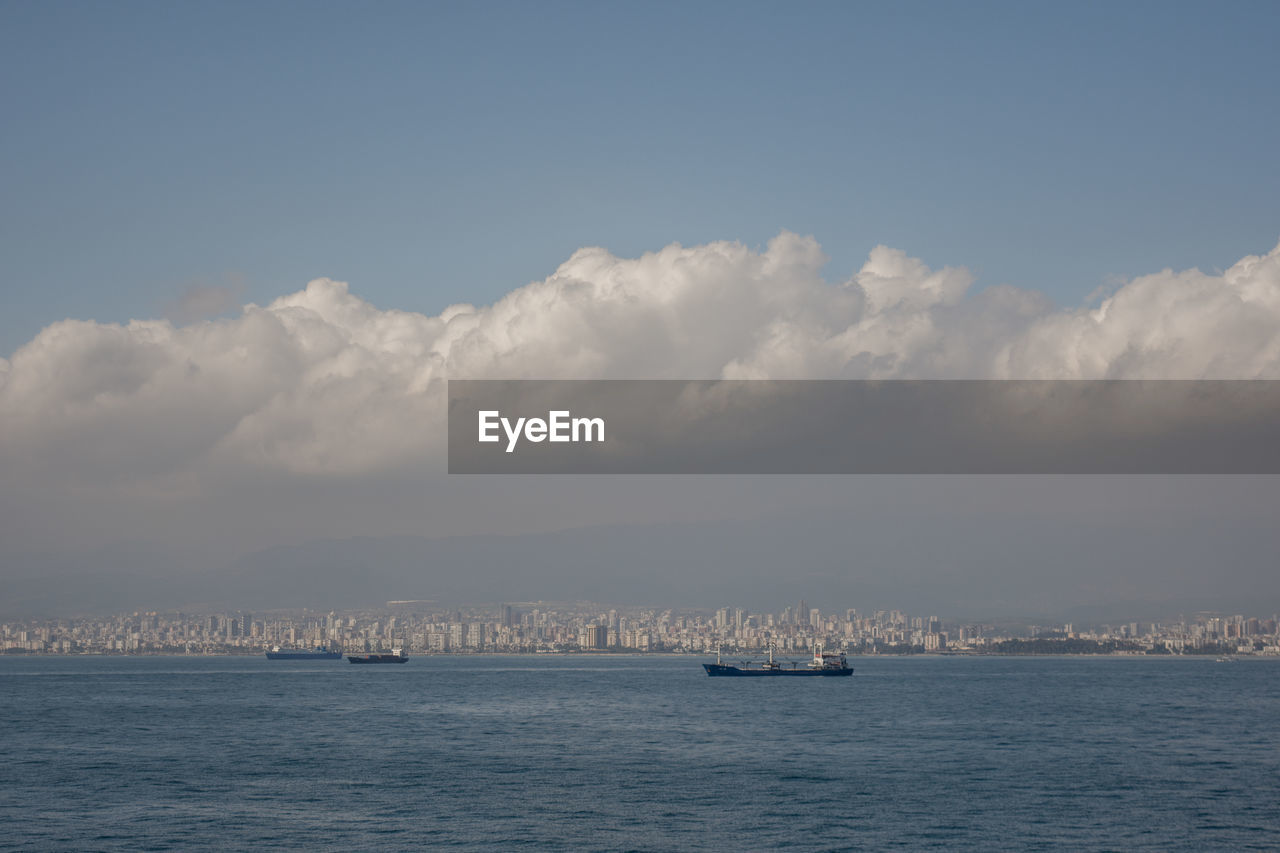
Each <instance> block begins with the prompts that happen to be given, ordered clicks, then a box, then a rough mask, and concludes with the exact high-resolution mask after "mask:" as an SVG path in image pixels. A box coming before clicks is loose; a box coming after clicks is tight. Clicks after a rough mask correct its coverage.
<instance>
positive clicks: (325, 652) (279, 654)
mask: <svg viewBox="0 0 1280 853" xmlns="http://www.w3.org/2000/svg"><path fill="white" fill-rule="evenodd" d="M267 660H342V652H331V651H329V649H328V648H326V647H325V646H316V647H315V648H314V649H282V648H280V647H279V646H276V647H275V648H273V649H272V650H271V651H269V652H267Z"/></svg>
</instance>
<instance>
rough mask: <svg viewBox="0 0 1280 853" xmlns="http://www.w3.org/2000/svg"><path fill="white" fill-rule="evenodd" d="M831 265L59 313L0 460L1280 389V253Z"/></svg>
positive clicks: (122, 471)
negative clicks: (1058, 286) (639, 401)
mask: <svg viewBox="0 0 1280 853" xmlns="http://www.w3.org/2000/svg"><path fill="white" fill-rule="evenodd" d="M825 260H826V259H825V257H824V255H823V253H822V251H821V248H820V247H819V246H818V244H817V243H816V242H815V241H814V240H813V239H811V238H805V237H799V236H796V235H794V234H789V233H783V234H781V235H779V236H778V237H777V238H775V239H774V240H772V241H771V242H770V244H769V246H768V247H767V249H765V250H764V251H756V250H753V249H750V248H748V247H746V246H743V245H741V244H738V243H713V244H709V245H705V246H697V247H692V248H684V247H681V246H678V245H672V246H668V247H666V248H664V249H661V250H660V251H657V252H652V253H648V254H645V255H644V256H642V257H640V258H633V259H628V258H617V257H615V256H613V255H611V254H610V253H608V252H607V251H605V250H603V249H582V250H580V251H578V252H576V253H574V255H573V256H572V257H571V258H569V259H568V260H567V261H566V262H565V263H564V264H563V265H562V266H561V267H560V268H559V269H558V270H557V271H556V272H555V274H553V275H552V276H550V277H549V278H547V279H546V280H545V281H541V282H535V283H533V284H530V285H528V286H526V287H522V288H519V289H518V290H515V291H512V292H511V293H510V294H508V295H507V296H506V297H505V298H503V299H502V300H500V301H499V302H497V303H496V304H494V305H491V306H486V307H481V308H477V307H474V306H471V305H455V306H451V307H449V308H447V309H445V310H444V311H443V312H441V313H440V314H439V315H438V316H435V317H428V316H425V315H421V314H414V313H409V312H403V311H395V310H380V309H378V308H375V307H374V306H372V305H370V304H369V303H367V302H365V301H363V300H361V299H360V298H359V297H357V296H354V295H352V294H351V293H350V292H349V290H348V288H347V285H345V284H342V283H340V282H334V281H329V280H327V279H319V280H316V281H313V282H311V283H310V284H308V285H307V287H306V289H305V290H301V291H299V292H297V293H293V294H290V295H288V296H284V297H282V298H280V299H278V300H276V301H275V302H273V303H272V304H270V305H268V306H266V307H259V306H256V305H249V306H246V307H245V308H244V309H243V311H242V312H241V314H240V315H239V316H236V317H234V318H230V319H221V320H214V321H208V322H197V323H192V324H189V325H174V324H173V323H172V322H170V321H168V320H148V321H134V322H131V323H129V324H127V325H113V324H99V323H93V322H81V321H72V320H68V321H64V322H60V323H55V324H53V325H51V326H49V327H48V328H46V329H45V330H44V331H42V332H41V333H40V334H39V335H38V336H37V337H36V338H35V339H33V340H32V341H31V342H30V343H28V344H27V345H26V346H24V347H22V348H21V349H19V350H18V351H17V352H16V353H14V355H13V357H12V358H11V359H10V360H9V361H7V362H6V361H4V360H3V359H0V456H2V457H4V458H5V459H6V460H7V463H6V464H7V465H8V466H9V467H21V468H25V469H27V470H29V471H31V472H36V471H38V472H41V474H42V475H43V476H55V475H57V476H65V477H67V478H70V479H71V480H75V481H79V480H85V481H96V480H100V479H103V478H105V479H106V480H116V479H119V478H127V479H132V480H136V479H139V478H147V477H163V476H176V475H179V474H181V473H182V472H184V471H185V472H190V471H192V470H195V469H202V470H214V469H223V468H233V469H234V468H237V467H239V466H250V467H254V468H266V469H283V470H286V471H290V472H295V473H300V474H319V475H324V474H356V473H362V472H368V471H376V470H383V469H388V468H395V467H403V466H413V465H419V464H421V465H426V466H431V465H435V464H438V459H437V457H438V456H439V449H440V447H441V438H442V436H441V433H442V431H443V406H444V402H443V380H444V379H446V378H448V377H457V378H492V377H504V378H719V377H725V378H757V377H758V378H846V377H847V378H859V377H872V378H896V377H902V378H907V377H910V378H960V377H965V378H985V377H992V378H1104V377H1117V378H1119V377H1123V378H1280V247H1277V249H1275V250H1272V251H1271V252H1270V253H1268V254H1267V255H1264V256H1250V257H1247V258H1244V259H1242V260H1241V261H1240V262H1238V263H1237V264H1235V265H1234V266H1232V267H1231V268H1230V269H1229V270H1227V271H1226V272H1225V273H1223V274H1221V275H1209V274H1205V273H1201V272H1199V271H1197V270H1191V271H1188V272H1181V273H1174V272H1172V271H1169V270H1165V271H1163V272H1160V273H1156V274H1153V275H1149V276H1144V277H1141V278H1138V279H1135V280H1134V281H1131V282H1129V283H1127V284H1124V285H1123V286H1121V287H1120V288H1119V289H1118V290H1116V292H1115V293H1114V294H1113V295H1112V296H1110V297H1109V298H1107V299H1106V300H1105V301H1104V302H1103V303H1102V304H1101V305H1099V306H1098V307H1097V308H1094V309H1080V310H1066V311H1064V310H1055V309H1053V308H1052V307H1051V305H1050V304H1049V302H1048V300H1046V299H1045V298H1044V297H1043V296H1041V295H1039V294H1037V293H1036V292H1034V291H1032V290H1018V289H1015V288H1011V287H996V288H989V289H986V290H983V291H980V292H976V293H974V292H970V286H971V282H972V279H971V276H970V275H969V273H968V272H967V271H965V270H963V269H956V268H950V267H948V268H944V269H941V270H930V269H929V268H928V267H926V266H925V265H924V264H923V263H921V262H920V261H918V260H916V259H913V258H910V257H908V256H907V255H906V254H905V253H903V252H901V251H898V250H895V249H889V248H887V247H883V246H882V247H877V248H876V249H874V250H873V251H872V252H871V255H870V257H869V258H868V260H867V263H866V264H865V265H864V266H863V267H862V269H861V270H859V271H858V272H857V273H856V274H854V275H853V276H852V277H851V278H850V279H849V280H848V281H846V282H843V283H841V284H830V283H828V282H826V281H824V280H823V278H822V277H821V275H820V270H821V268H822V266H823V264H824V263H825Z"/></svg>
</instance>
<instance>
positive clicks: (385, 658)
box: [347, 655, 409, 663]
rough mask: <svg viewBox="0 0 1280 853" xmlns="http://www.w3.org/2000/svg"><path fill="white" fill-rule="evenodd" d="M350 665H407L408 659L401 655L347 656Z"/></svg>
mask: <svg viewBox="0 0 1280 853" xmlns="http://www.w3.org/2000/svg"><path fill="white" fill-rule="evenodd" d="M347 660H349V661H351V662H352V663H408V662H409V658H408V657H407V656H401V655H347Z"/></svg>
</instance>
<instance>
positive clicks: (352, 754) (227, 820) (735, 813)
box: [0, 655, 1280, 851]
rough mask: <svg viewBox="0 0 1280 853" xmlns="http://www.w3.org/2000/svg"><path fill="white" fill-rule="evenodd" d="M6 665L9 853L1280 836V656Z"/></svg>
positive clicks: (1165, 844)
mask: <svg viewBox="0 0 1280 853" xmlns="http://www.w3.org/2000/svg"><path fill="white" fill-rule="evenodd" d="M704 660H708V659H704V658H699V657H695V656H657V655H643V656H621V655H529V656H509V657H502V656H466V657H451V656H418V657H414V658H412V659H411V660H410V661H409V662H408V663H407V664H404V665H388V666H351V665H349V664H348V663H347V662H346V661H329V662H310V661H304V662H298V661H268V660H266V659H265V658H263V657H26V656H23V657H14V656H7V657H4V658H0V726H2V728H0V732H2V733H3V734H2V735H0V849H4V850H130V851H132V850H172V849H218V850H249V849H284V848H288V849H306V850H423V849H429V850H436V849H439V850H450V849H456V850H600V851H614V850H617V851H624V850H679V851H685V850H716V851H726V850H732V851H738V850H805V851H809V850H889V849H902V850H983V851H994V850H1019V851H1021V850H1073V851H1075V850H1118V851H1131V850H1153V851H1154V850H1158V851H1173V850H1188V851H1190V850H1194V851H1203V850H1233V851H1234V850H1280V660H1274V659H1273V660H1264V659H1241V660H1238V661H1232V662H1219V661H1217V660H1215V659H1213V658H1211V657H1210V658H1186V657H1183V658H1169V657H1161V658H1146V657H924V656H921V657H870V656H868V657H855V658H852V659H851V663H852V665H853V666H854V668H855V672H854V675H853V677H851V678H754V679H740V678H708V677H707V676H706V674H705V673H704V671H703V669H702V667H701V666H700V664H701V663H702V662H704Z"/></svg>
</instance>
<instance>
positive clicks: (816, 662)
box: [702, 643, 853, 677]
mask: <svg viewBox="0 0 1280 853" xmlns="http://www.w3.org/2000/svg"><path fill="white" fill-rule="evenodd" d="M702 666H703V668H704V669H705V670H706V671H707V675H722V676H730V677H742V676H769V675H819V676H841V675H853V667H851V666H849V663H848V661H847V660H845V656H844V652H823V651H822V644H821V643H815V644H814V646H813V660H811V661H809V663H808V664H806V665H805V666H804V667H803V668H802V667H800V666H799V665H798V664H796V663H792V664H791V667H790V668H789V669H788V668H787V667H786V666H785V665H783V664H781V663H778V662H777V661H775V660H774V659H773V646H772V645H770V646H769V659H768V660H767V661H763V662H762V663H760V665H759V666H756V667H752V665H751V663H750V662H749V661H743V662H742V666H733V665H731V664H727V663H725V662H724V661H722V660H721V658H720V650H719V649H716V662H715V663H704V664H703V665H702Z"/></svg>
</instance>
